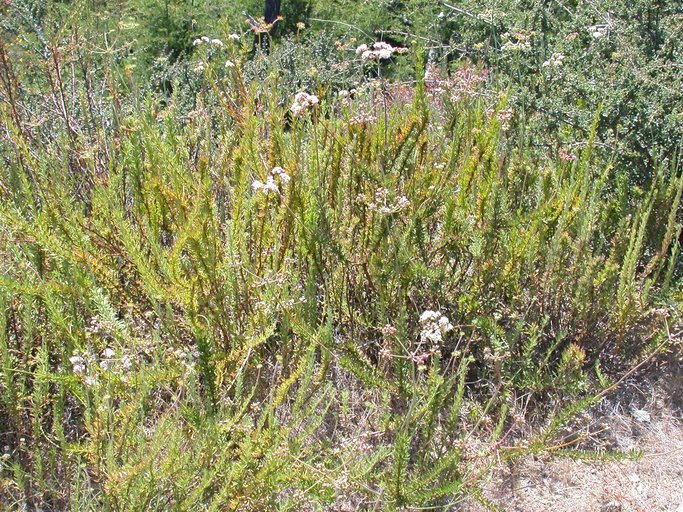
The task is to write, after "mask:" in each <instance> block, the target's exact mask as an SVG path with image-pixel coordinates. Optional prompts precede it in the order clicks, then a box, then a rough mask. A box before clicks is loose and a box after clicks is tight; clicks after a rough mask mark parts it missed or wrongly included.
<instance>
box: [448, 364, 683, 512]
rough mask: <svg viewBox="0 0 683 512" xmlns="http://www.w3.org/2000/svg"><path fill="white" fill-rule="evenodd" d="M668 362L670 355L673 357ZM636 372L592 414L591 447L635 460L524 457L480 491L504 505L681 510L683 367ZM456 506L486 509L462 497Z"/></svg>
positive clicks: (517, 508)
mask: <svg viewBox="0 0 683 512" xmlns="http://www.w3.org/2000/svg"><path fill="white" fill-rule="evenodd" d="M672 363H675V364H673V365H672ZM680 363H681V362H680V360H677V359H674V361H669V364H668V365H666V367H665V368H660V374H659V376H658V377H657V378H646V379H633V380H632V381H631V382H628V383H626V385H625V386H623V388H622V389H621V390H620V392H619V393H617V394H616V395H615V396H613V397H610V398H609V399H606V400H605V401H604V402H603V403H602V404H601V406H600V407H599V408H598V409H597V410H596V411H594V412H593V413H592V414H591V420H590V421H589V422H588V423H587V425H586V426H585V427H584V436H585V438H586V440H587V443H588V444H589V445H590V446H587V447H589V448H592V449H595V448H596V447H597V448H604V449H607V450H618V451H622V452H627V451H630V450H640V451H642V456H641V457H640V458H639V459H637V460H631V459H629V460H608V459H603V460H598V461H591V462H586V461H579V460H568V459H562V460H559V459H541V458H532V457H529V458H527V459H526V460H523V461H521V462H518V463H516V464H515V465H513V466H511V467H508V468H506V469H504V470H500V471H499V472H498V473H497V474H496V475H495V476H494V478H493V479H492V480H491V481H490V482H488V483H487V485H486V486H485V493H484V495H485V497H486V498H487V499H489V500H490V501H491V502H492V503H493V504H495V505H496V506H498V507H500V508H501V510H505V511H508V512H549V511H552V512H655V511H666V512H683V367H682V365H681V364H680ZM461 510H463V511H465V512H480V511H483V510H488V509H486V508H484V507H482V506H481V505H478V504H467V505H465V506H464V507H463V508H462V509H461Z"/></svg>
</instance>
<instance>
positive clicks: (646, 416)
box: [631, 409, 652, 423]
mask: <svg viewBox="0 0 683 512" xmlns="http://www.w3.org/2000/svg"><path fill="white" fill-rule="evenodd" d="M631 416H633V419H634V420H636V421H638V422H640V423H650V421H651V419H652V418H651V417H650V413H649V412H647V411H646V410H644V409H632V410H631Z"/></svg>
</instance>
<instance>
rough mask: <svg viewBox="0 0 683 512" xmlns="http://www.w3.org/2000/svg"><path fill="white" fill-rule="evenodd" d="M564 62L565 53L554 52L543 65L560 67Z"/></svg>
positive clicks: (545, 66)
mask: <svg viewBox="0 0 683 512" xmlns="http://www.w3.org/2000/svg"><path fill="white" fill-rule="evenodd" d="M562 64H564V55H563V54H562V53H553V54H552V55H551V56H550V58H549V59H548V60H546V61H545V62H544V63H543V67H544V68H547V67H554V68H556V67H558V66H561V65H562Z"/></svg>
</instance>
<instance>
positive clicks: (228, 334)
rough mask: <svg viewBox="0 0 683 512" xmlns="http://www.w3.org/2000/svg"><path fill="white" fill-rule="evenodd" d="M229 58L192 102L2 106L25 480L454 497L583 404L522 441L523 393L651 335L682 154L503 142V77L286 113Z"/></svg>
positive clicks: (394, 502) (9, 328)
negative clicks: (638, 180)
mask: <svg viewBox="0 0 683 512" xmlns="http://www.w3.org/2000/svg"><path fill="white" fill-rule="evenodd" d="M224 78H225V80H219V78H218V76H217V75H216V71H215V69H214V68H210V69H209V71H207V74H206V76H205V78H203V80H204V82H203V83H204V86H203V87H202V88H201V91H200V92H199V93H198V95H197V97H196V108H195V109H194V110H193V111H192V112H191V113H190V115H188V116H185V115H184V113H183V112H181V110H180V109H179V108H178V107H177V106H176V105H175V104H174V103H173V102H172V101H171V102H170V103H168V104H164V105H162V104H161V103H159V102H157V101H155V100H147V103H145V102H142V101H141V102H140V105H142V106H140V107H137V108H135V109H132V110H131V111H129V112H128V113H126V112H124V111H123V110H119V107H118V106H117V101H119V100H118V99H117V94H116V93H117V91H113V90H109V91H108V93H109V94H107V95H105V96H103V98H102V101H109V102H111V105H110V107H111V111H112V112H115V115H114V118H115V119H116V121H115V122H112V123H111V124H109V125H103V128H101V129H98V130H95V131H90V128H89V127H88V125H87V123H88V122H90V121H88V120H87V118H86V117H84V118H83V119H81V118H80V117H78V115H77V114H73V115H72V114H68V115H67V118H66V122H64V117H60V116H62V115H63V112H60V111H59V109H57V110H56V111H55V112H52V114H53V115H54V119H53V120H52V122H53V123H54V127H55V133H54V139H53V140H50V141H41V140H36V139H35V138H34V137H32V136H31V133H30V128H29V127H26V126H25V125H23V124H21V122H20V120H19V119H18V118H17V117H16V116H14V115H13V111H14V110H13V109H14V108H16V107H17V106H20V103H18V102H19V101H20V100H19V99H16V100H12V101H16V102H17V103H15V104H12V103H11V101H10V100H8V101H7V102H6V103H5V104H4V105H3V108H2V110H1V113H2V130H3V133H4V134H6V135H7V139H6V140H5V141H4V142H3V143H2V146H0V148H1V151H2V158H3V162H4V165H3V168H2V170H1V171H0V193H1V194H2V204H1V206H0V240H1V241H2V244H1V245H0V272H1V276H0V304H1V305H2V307H1V308H0V312H1V314H0V355H1V357H2V370H1V372H2V380H1V384H0V391H1V393H0V397H1V398H0V426H1V431H0V440H1V441H2V442H1V443H0V444H1V445H3V446H6V449H5V452H4V455H3V458H2V462H1V463H0V464H1V465H0V479H1V480H0V499H1V500H2V501H3V503H8V504H9V505H10V507H13V506H16V507H20V506H23V505H26V506H30V507H41V508H43V509H51V510H65V509H73V510H160V511H161V510H204V509H207V510H274V509H282V510H301V509H302V507H303V505H304V504H306V505H308V506H310V507H312V508H319V509H325V508H328V509H329V508H332V507H335V506H339V507H341V506H342V505H344V506H351V507H356V508H357V509H376V510H388V509H393V508H395V507H401V506H413V505H414V506H431V507H444V509H445V507H446V506H447V504H448V503H452V502H455V501H458V500H460V499H462V498H463V497H464V496H466V495H468V494H475V495H476V494H477V493H478V490H477V489H478V487H477V485H478V482H479V481H480V479H481V478H482V477H483V476H485V475H486V474H487V472H488V471H490V468H491V467H492V466H493V465H494V464H496V463H497V462H498V461H499V460H506V459H510V458H512V457H517V456H519V455H520V454H523V453H526V452H527V451H528V450H540V449H543V447H546V446H550V445H548V444H543V443H545V442H550V441H549V440H550V439H551V437H552V433H553V429H554V428H559V426H561V424H562V422H563V421H564V419H565V416H563V411H557V418H556V421H555V422H551V423H550V424H551V425H552V428H551V429H549V430H546V431H544V432H543V433H542V437H541V438H539V439H540V440H539V441H538V442H531V443H527V444H519V446H517V445H515V443H516V440H515V439H513V438H514V436H513V435H512V434H511V433H512V432H515V427H516V425H518V422H519V421H521V420H520V419H519V417H518V416H515V414H518V413H519V404H518V403H516V402H515V397H516V396H517V395H518V394H526V393H532V396H534V397H540V396H545V394H548V393H555V394H562V393H564V392H567V391H571V392H580V391H581V390H585V389H588V388H589V387H590V383H589V380H590V378H589V377H590V375H589V374H588V373H587V371H586V368H590V366H591V365H592V364H596V361H597V364H598V368H599V364H600V360H601V358H602V357H603V356H604V355H605V354H606V350H609V351H610V352H609V354H610V356H612V357H613V358H615V359H619V360H622V361H625V362H626V363H628V362H629V361H631V360H632V359H633V358H634V357H637V356H638V355H639V354H640V352H641V351H642V349H643V346H641V344H640V342H638V341H633V340H634V339H636V338H635V337H630V336H629V334H630V333H631V332H632V330H633V329H635V328H638V327H641V326H642V325H643V320H645V319H646V317H647V315H648V314H649V312H650V310H651V309H652V306H653V305H654V303H655V301H656V300H659V299H660V298H662V297H663V292H664V291H665V290H664V289H663V288H662V284H665V285H666V286H670V285H671V284H672V283H673V284H675V269H676V262H675V258H676V257H677V254H678V252H677V251H678V241H677V237H678V234H679V231H680V227H679V225H678V223H677V216H676V212H677V209H678V202H679V200H680V194H681V186H682V184H683V181H682V180H681V178H679V177H677V176H670V175H669V174H667V173H666V172H665V171H664V170H661V171H660V172H659V174H658V177H657V179H656V180H655V181H654V182H653V184H652V189H651V190H650V191H649V192H646V193H644V194H643V196H644V197H643V198H642V199H643V200H642V201H640V202H637V201H633V200H634V199H640V198H638V197H636V195H635V194H631V193H630V192H629V190H627V189H625V188H623V187H619V186H618V179H616V178H615V177H614V176H612V175H611V174H610V168H609V166H608V165H607V164H606V163H605V162H602V161H600V160H599V159H597V158H595V157H593V156H592V154H591V142H590V141H587V144H586V147H585V149H583V150H582V151H581V152H580V154H579V155H578V158H577V159H575V160H573V161H568V160H566V159H564V160H563V159H560V158H557V159H554V158H547V159H539V158H532V157H531V155H530V154H527V151H526V148H525V144H524V141H518V143H515V144H512V146H515V148H514V149H509V148H510V147H511V144H510V141H511V140H512V141H513V142H515V141H514V137H515V134H512V133H509V132H507V131H506V126H505V125H504V122H501V119H500V116H499V115H497V114H496V113H497V112H501V111H503V110H504V109H505V102H501V103H500V104H498V105H496V104H495V103H494V104H486V102H485V101H484V100H483V99H482V100H480V99H476V98H470V99H469V100H467V101H462V102H460V103H457V104H455V105H452V107H453V108H451V109H447V108H445V107H444V105H443V103H440V102H439V100H438V98H436V97H434V96H427V93H426V92H425V88H424V87H422V86H421V87H418V88H417V90H416V91H411V93H410V95H409V96H408V97H404V98H403V99H399V100H396V99H392V97H390V96H389V95H388V94H387V95H383V93H382V91H381V88H374V89H373V88H370V87H369V88H368V89H367V91H365V92H362V91H359V92H358V95H357V97H356V98H354V99H350V100H341V99H334V98H332V97H330V98H324V97H322V95H321V98H320V102H319V103H318V104H317V105H315V106H313V107H312V108H310V109H309V110H307V111H305V113H304V114H303V115H301V116H293V115H292V112H291V111H290V106H291V105H292V101H293V98H287V99H286V101H285V102H284V103H283V102H281V101H280V99H281V98H279V97H278V94H277V83H276V80H275V78H274V79H273V80H272V81H269V82H266V83H262V84H246V83H244V82H243V81H242V77H241V74H240V71H239V68H235V70H234V71H230V72H228V73H227V74H225V75H224ZM10 87H11V84H10ZM322 89H324V84H323V87H322V88H321V90H322ZM309 92H314V91H309ZM4 97H6V98H8V96H4ZM487 107H488V110H487ZM368 114H370V115H369V116H368ZM67 123H68V124H67ZM78 123H83V125H82V126H81V125H79V124H78ZM278 168H279V169H278ZM282 173H285V174H284V175H283V174H282ZM287 178H289V179H287ZM425 311H427V312H429V311H433V312H435V313H434V314H435V315H436V317H439V316H440V317H444V318H445V320H444V322H445V323H449V322H450V323H449V325H448V326H447V328H446V327H444V328H443V329H442V331H438V332H436V331H434V332H431V333H430V332H429V329H430V327H429V326H427V320H424V319H423V320H420V317H421V315H422V314H423V312H425ZM436 317H435V318H436ZM650 321H651V319H650ZM657 322H659V321H658V320H657ZM657 322H654V323H651V324H648V326H649V328H651V329H654V330H656V329H658V328H659V327H661V325H660V324H659V323H657ZM437 338H438V339H437ZM601 378H602V377H601ZM468 382H477V384H476V385H469V384H467V383H468ZM587 403H590V400H588V401H585V402H581V404H587ZM541 405H542V404H540V405H539V407H541ZM573 410H574V409H572V411H573ZM513 412H514V413H515V414H513ZM506 437H509V439H508V440H507V441H506V442H505V443H502V440H503V439H505V438H506ZM503 444H504V445H505V446H506V447H507V448H503ZM524 446H526V447H530V448H528V450H527V449H526V448H524Z"/></svg>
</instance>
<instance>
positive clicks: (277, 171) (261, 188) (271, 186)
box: [251, 167, 290, 195]
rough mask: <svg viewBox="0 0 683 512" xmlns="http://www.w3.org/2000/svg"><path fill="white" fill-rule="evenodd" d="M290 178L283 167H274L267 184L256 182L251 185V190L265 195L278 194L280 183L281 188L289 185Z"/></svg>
mask: <svg viewBox="0 0 683 512" xmlns="http://www.w3.org/2000/svg"><path fill="white" fill-rule="evenodd" d="M289 180H290V176H289V174H287V173H286V172H285V170H284V169H283V168H282V167H273V169H272V170H271V171H270V172H269V173H268V177H267V178H266V181H265V183H264V182H262V181H259V180H254V181H252V183H251V188H252V189H253V190H254V192H263V193H264V194H265V195H268V194H270V193H271V192H272V193H274V194H278V193H279V192H280V189H279V188H278V183H279V184H280V185H281V186H284V185H286V184H287V183H289Z"/></svg>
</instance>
